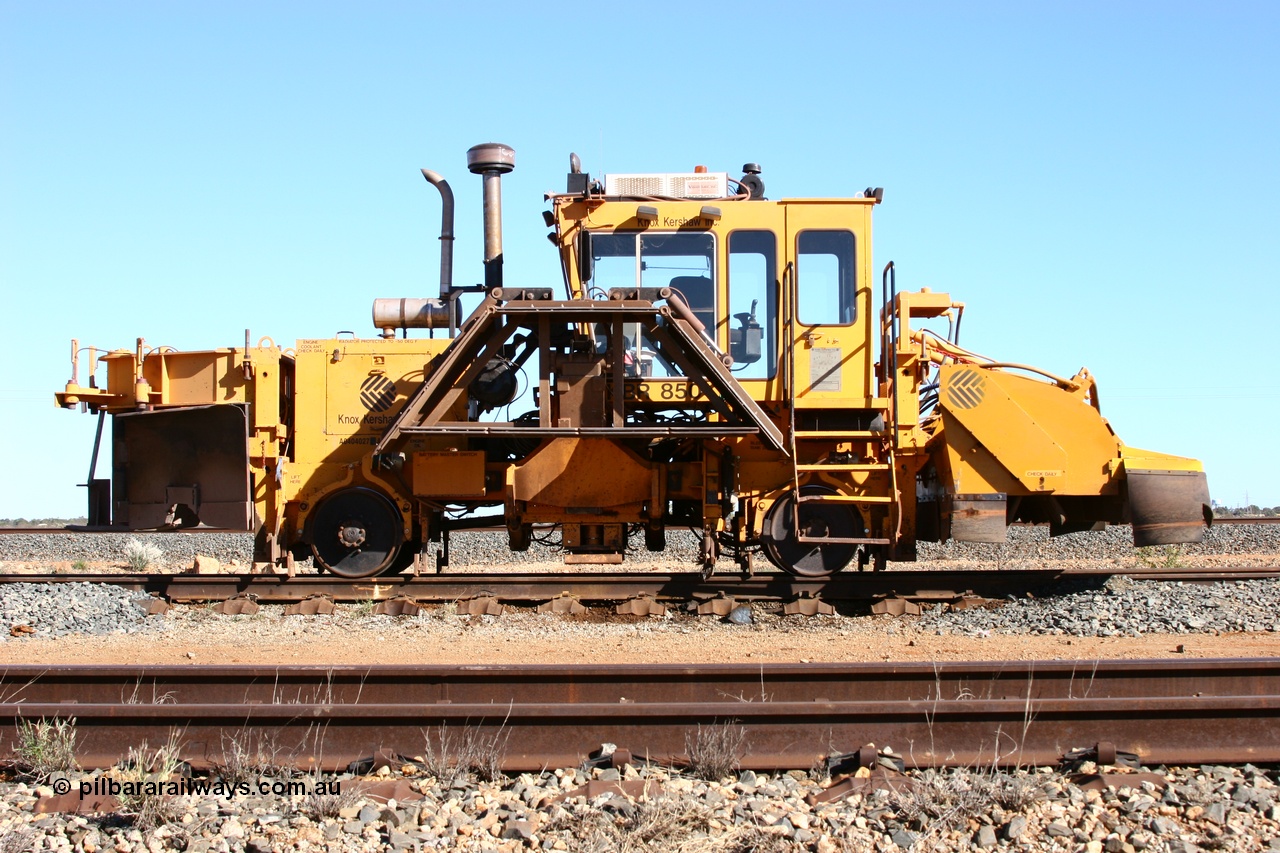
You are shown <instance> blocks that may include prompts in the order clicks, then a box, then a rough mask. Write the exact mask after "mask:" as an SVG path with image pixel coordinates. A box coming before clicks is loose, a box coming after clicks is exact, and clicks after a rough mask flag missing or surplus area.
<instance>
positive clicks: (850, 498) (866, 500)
mask: <svg viewBox="0 0 1280 853" xmlns="http://www.w3.org/2000/svg"><path fill="white" fill-rule="evenodd" d="M800 503H813V504H888V503H893V498H891V497H887V496H884V497H881V496H880V495H800Z"/></svg>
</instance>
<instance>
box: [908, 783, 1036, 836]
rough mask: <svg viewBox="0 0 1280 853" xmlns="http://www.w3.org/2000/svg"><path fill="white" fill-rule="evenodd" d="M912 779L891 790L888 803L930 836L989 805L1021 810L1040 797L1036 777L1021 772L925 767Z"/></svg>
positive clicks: (963, 821) (963, 822)
mask: <svg viewBox="0 0 1280 853" xmlns="http://www.w3.org/2000/svg"><path fill="white" fill-rule="evenodd" d="M913 781H914V782H915V785H914V786H913V787H911V788H908V789H904V790H902V791H896V792H894V793H892V794H891V795H890V797H889V801H888V804H889V806H890V807H892V808H893V809H894V810H895V811H896V812H897V813H898V816H899V817H900V818H901V819H902V820H903V822H905V823H907V824H909V825H910V826H912V827H914V828H916V829H919V830H923V831H925V832H926V833H927V834H928V835H930V836H933V837H937V836H939V835H942V834H944V833H946V832H950V831H952V830H955V829H960V828H961V827H964V826H965V825H967V824H968V821H969V820H970V818H976V817H978V816H979V815H982V814H986V813H987V812H988V811H990V809H991V807H992V806H993V805H996V806H999V807H1000V808H1001V809H1004V810H1005V811H1006V812H1022V811H1024V810H1025V809H1027V807H1029V806H1031V805H1032V804H1033V803H1035V802H1036V801H1037V800H1038V799H1040V797H1041V791H1040V789H1039V787H1038V786H1037V784H1036V780H1035V779H1034V778H1033V777H1030V776H1028V775H1026V774H1025V773H1022V772H1012V773H1011V772H1007V771H1004V770H994V769H993V770H990V771H985V772H984V771H980V770H972V769H969V768H965V767H959V768H954V769H950V770H935V769H929V770H924V771H922V772H920V773H919V774H917V775H915V776H914V777H913Z"/></svg>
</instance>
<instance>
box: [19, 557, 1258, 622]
mask: <svg viewBox="0 0 1280 853" xmlns="http://www.w3.org/2000/svg"><path fill="white" fill-rule="evenodd" d="M1119 574H1123V575H1124V576H1126V577H1131V578H1134V579H1136V580H1164V581H1168V580H1175V581H1182V582H1186V583H1212V582H1219V581H1232V580H1254V579H1259V578H1274V577H1278V576H1280V566H1251V567H1232V568H1229V569H1212V570H1211V569H1201V568H1191V567H1183V568H1127V569H1124V570H1123V571H1120V570H1116V569H1114V568H1113V569H1073V570H1060V569H1015V570H1005V571H978V570H930V571H923V572H921V571H885V572H843V573H840V574H837V575H834V576H832V577H830V578H826V579H820V580H815V579H805V578H795V577H791V576H790V575H785V574H781V573H763V574H756V575H751V576H745V577H744V576H741V575H711V576H710V577H705V578H704V577H703V575H702V574H701V573H699V572H676V573H657V572H609V573H593V574H580V573H557V574H530V573H517V574H495V573H481V574H473V573H457V574H443V575H420V576H417V577H414V576H412V575H394V576H386V577H380V578H369V579H365V580H345V579H343V578H336V577H334V576H332V575H300V576H297V577H293V578H286V577H282V576H277V575H260V574H239V575H195V574H119V575H115V574H109V575H104V574H91V573H76V574H46V575H29V574H5V575H0V588H2V587H3V585H4V584H8V583H59V584H60V583H103V584H111V585H114V586H119V587H123V588H125V589H131V590H137V591H139V592H146V593H148V594H151V595H154V596H157V597H160V598H163V599H165V600H167V601H170V602H175V603H190V602H210V601H225V600H227V599H231V598H235V597H249V598H252V599H253V600H255V601H258V602H260V603H292V602H298V601H302V600H304V599H307V598H312V597H315V596H325V597H327V598H330V599H332V600H333V601H335V602H336V601H341V602H358V601H385V600H388V599H394V598H408V599H412V600H413V601H415V602H421V603H442V602H453V601H460V600H470V599H479V598H492V599H494V600H496V601H498V602H505V603H523V604H529V603H534V602H547V601H555V600H562V601H577V602H581V603H583V604H596V603H606V602H617V601H626V600H630V599H645V600H653V601H655V602H692V603H694V604H706V603H709V602H717V601H718V602H720V603H721V606H720V608H719V609H724V606H725V604H726V603H727V602H736V601H742V602H784V603H785V602H814V601H818V600H821V601H823V602H858V601H862V602H866V601H877V600H885V599H903V600H909V601H913V602H921V603H923V602H957V601H960V600H963V599H995V598H1006V597H1008V596H1023V595H1032V596H1039V595H1044V594H1050V593H1051V592H1052V590H1053V588H1054V587H1055V586H1057V585H1060V584H1063V583H1065V582H1074V583H1078V584H1090V583H1092V584H1102V583H1104V582H1105V581H1106V580H1107V579H1108V578H1110V577H1113V576H1115V575H1119ZM726 612H727V610H726ZM721 615H723V614H721Z"/></svg>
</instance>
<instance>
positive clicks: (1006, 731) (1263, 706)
mask: <svg viewBox="0 0 1280 853" xmlns="http://www.w3.org/2000/svg"><path fill="white" fill-rule="evenodd" d="M0 691H2V692H0V698H3V699H4V702H3V703H2V704H0V749H9V750H11V749H12V747H13V740H14V737H15V725H14V724H15V722H16V721H17V720H18V719H19V718H26V719H33V718H41V717H55V716H56V717H75V718H76V721H77V723H76V726H77V732H78V734H79V740H78V743H79V747H80V760H81V762H82V763H83V764H85V765H86V766H103V765H108V764H111V763H113V762H115V761H116V760H117V759H118V758H119V757H120V755H121V753H122V752H124V751H125V750H126V748H127V747H128V746H129V745H136V744H139V743H141V742H142V741H144V740H145V741H148V742H150V743H152V744H155V743H157V742H160V741H163V740H164V739H165V738H166V737H167V736H168V734H169V732H170V731H171V730H177V731H178V732H180V737H181V740H182V742H183V744H184V750H185V754H184V757H186V758H188V759H189V760H191V761H193V762H194V763H197V764H201V763H209V762H213V761H217V760H218V759H220V758H221V756H222V749H223V744H224V743H225V742H228V741H227V739H229V738H236V737H239V736H241V735H243V734H244V733H246V732H249V731H253V732H256V733H261V734H264V735H266V736H269V737H270V738H272V739H273V740H274V742H275V743H276V744H277V745H278V746H279V747H280V748H281V755H285V756H289V757H290V758H291V759H292V760H293V761H295V762H296V763H297V764H299V765H301V766H303V767H307V766H317V765H319V766H322V767H324V768H327V769H331V768H338V767H344V766H346V765H347V764H348V763H349V762H352V761H354V760H357V759H361V758H365V757H368V756H372V755H374V754H375V753H378V752H380V751H384V752H390V753H394V754H401V755H405V756H412V755H415V754H420V753H421V752H422V749H423V742H424V732H425V731H432V732H439V731H440V727H441V726H444V727H445V729H444V730H445V731H446V732H451V733H453V734H454V735H456V736H458V737H461V736H462V734H463V732H467V731H470V732H473V733H475V734H477V735H479V736H481V737H495V736H497V737H498V738H499V739H500V740H501V739H503V738H505V744H506V748H505V762H504V766H505V767H506V768H507V769H508V770H533V769H538V768H541V767H545V766H573V765H576V764H578V763H579V762H581V761H582V760H583V758H584V757H585V756H586V755H587V754H588V753H590V752H591V751H592V750H594V749H596V748H598V747H599V745H600V744H601V743H605V742H609V743H614V744H617V745H618V746H620V747H622V748H624V749H628V750H630V751H631V752H632V753H633V754H634V755H636V756H642V757H643V756H648V757H649V758H651V759H652V760H655V761H661V762H671V763H676V764H679V763H681V762H682V761H683V760H684V757H685V756H684V753H685V750H686V743H687V741H686V738H692V737H696V731H697V728H698V726H700V725H701V726H704V727H705V726H707V725H713V724H725V723H732V724H736V725H741V726H743V727H744V728H745V729H746V745H745V752H744V755H743V756H742V760H741V764H742V766H743V767H744V768H753V769H779V768H805V767H809V766H811V764H812V763H813V762H814V761H815V760H817V759H818V758H820V757H822V756H824V755H827V754H829V753H831V752H832V751H833V750H835V751H852V750H854V749H857V748H858V747H859V746H861V745H863V744H866V743H875V744H877V745H879V746H881V747H884V746H890V747H892V748H893V749H894V750H895V751H896V752H898V753H899V754H901V755H902V756H904V757H905V758H906V760H907V762H908V763H909V764H912V765H915V766H927V765H977V764H993V763H995V764H1004V765H1017V764H1022V765H1043V764H1051V763H1054V762H1055V761H1056V760H1057V759H1058V758H1059V756H1061V755H1062V754H1063V753H1064V752H1065V751H1066V750H1068V749H1070V748H1072V747H1080V746H1091V745H1093V744H1095V743H1098V742H1103V741H1108V742H1111V743H1114V744H1116V746H1118V747H1119V748H1120V749H1122V750H1126V751H1130V752H1136V753H1138V754H1139V755H1140V756H1141V757H1142V758H1143V760H1144V761H1146V762H1148V763H1233V762H1243V761H1251V762H1254V763H1263V762H1267V763H1271V762H1277V761H1280V660H1272V659H1264V660H1245V659H1230V660H1197V661H1165V660H1154V661H1098V662H1061V661H1053V662H1031V663H1028V662H1023V661H1012V662H1011V661H1005V662H995V663H948V664H942V663H939V664H917V663H900V664H810V665H800V666H790V665H765V666H744V665H722V666H681V665H643V666H573V667H565V666H474V667H440V666H436V667H416V666H415V667H407V666H373V667H351V666H341V667H315V666H310V667H286V666H280V667H248V666H220V667H174V666H151V667H141V668H128V667H116V666H77V667H53V668H50V667H40V666H11V667H9V668H8V669H7V670H6V671H4V672H3V673H0Z"/></svg>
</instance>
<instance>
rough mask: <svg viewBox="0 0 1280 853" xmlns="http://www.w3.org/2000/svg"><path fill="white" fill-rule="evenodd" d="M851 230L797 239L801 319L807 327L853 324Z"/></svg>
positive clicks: (854, 291)
mask: <svg viewBox="0 0 1280 853" xmlns="http://www.w3.org/2000/svg"><path fill="white" fill-rule="evenodd" d="M853 261H854V244H853V233H852V232H851V231H821V230H814V231H801V232H800V234H799V235H798V236H797V237H796V289H797V294H798V296H797V300H796V301H797V307H798V309H799V310H798V319H799V320H800V322H801V323H802V324H804V325H806V326H838V325H843V324H846V323H852V322H853V321H854V320H855V319H856V317H855V314H856V311H857V302H856V298H857V283H856V282H855V280H854V279H855V277H854V272H853Z"/></svg>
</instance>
